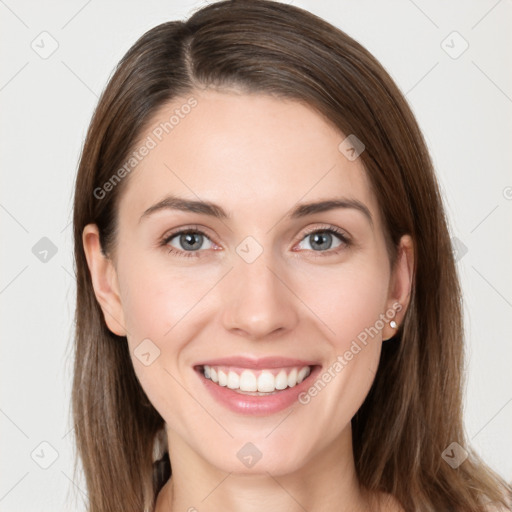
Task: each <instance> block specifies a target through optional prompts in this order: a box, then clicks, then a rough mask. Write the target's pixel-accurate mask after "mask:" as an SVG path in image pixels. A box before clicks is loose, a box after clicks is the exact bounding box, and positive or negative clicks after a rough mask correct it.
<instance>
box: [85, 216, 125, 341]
mask: <svg viewBox="0 0 512 512" xmlns="http://www.w3.org/2000/svg"><path fill="white" fill-rule="evenodd" d="M82 243H83V246H84V251H85V257H86V258H87V264H88V266H89V271H90V273H91V279H92V284H93V287H94V294H95V295H96V299H97V300H98V302H99V304H100V306H101V309H102V311H103V316H104V318H105V322H106V324H107V327H108V328H109V329H110V330H111V331H112V332H113V333H114V334H117V335H118V336H126V328H125V321H124V314H123V308H122V304H121V297H120V293H119V283H118V280H117V271H116V269H115V267H114V264H113V262H112V260H111V259H110V258H108V257H107V256H105V255H104V254H103V252H102V251H101V244H100V237H99V231H98V227H97V226H96V224H87V226H85V228H84V230H83V233H82Z"/></svg>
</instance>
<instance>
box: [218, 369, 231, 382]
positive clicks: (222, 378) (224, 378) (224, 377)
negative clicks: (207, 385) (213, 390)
mask: <svg viewBox="0 0 512 512" xmlns="http://www.w3.org/2000/svg"><path fill="white" fill-rule="evenodd" d="M217 375H218V376H219V386H227V385H228V376H227V375H226V374H225V373H224V372H223V371H222V370H219V371H218V373H217Z"/></svg>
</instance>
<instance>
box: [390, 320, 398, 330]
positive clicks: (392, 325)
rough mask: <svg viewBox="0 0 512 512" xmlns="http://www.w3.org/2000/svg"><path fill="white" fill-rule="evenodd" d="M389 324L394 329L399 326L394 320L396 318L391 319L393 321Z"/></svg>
mask: <svg viewBox="0 0 512 512" xmlns="http://www.w3.org/2000/svg"><path fill="white" fill-rule="evenodd" d="M389 325H390V326H391V327H392V328H393V329H396V328H397V327H398V325H397V323H396V322H395V321H394V320H391V322H389Z"/></svg>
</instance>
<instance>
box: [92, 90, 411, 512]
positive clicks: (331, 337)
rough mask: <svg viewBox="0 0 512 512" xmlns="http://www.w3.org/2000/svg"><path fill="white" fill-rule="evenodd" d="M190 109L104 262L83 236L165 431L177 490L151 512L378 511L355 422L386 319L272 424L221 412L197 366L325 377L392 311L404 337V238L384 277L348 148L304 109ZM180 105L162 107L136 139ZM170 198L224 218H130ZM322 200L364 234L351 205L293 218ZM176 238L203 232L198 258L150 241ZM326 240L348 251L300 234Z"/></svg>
mask: <svg viewBox="0 0 512 512" xmlns="http://www.w3.org/2000/svg"><path fill="white" fill-rule="evenodd" d="M193 96H194V97H195V98H196V99H197V102H198V104H197V106H196V107H195V108H194V109H193V110H192V111H191V112H190V114H188V115H187V116H185V117H184V118H183V119H180V122H179V124H178V125H177V126H175V127H174V129H173V130H172V132H171V133H169V134H168V135H166V136H164V137H163V138H162V140H161V141H159V143H158V144H157V146H156V147H155V148H154V149H152V150H151V151H150V152H149V154H148V155H147V156H146V157H145V158H144V159H143V160H142V161H141V162H140V163H139V165H138V166H137V168H136V169H135V170H134V171H133V172H132V174H131V175H130V177H129V182H128V184H127V185H128V186H127V188H126V189H125V191H124V194H123V196H122V197H121V201H120V204H119V237H118V239H117V246H116V250H115V254H114V255H113V256H112V258H111V259H109V258H106V257H104V256H103V255H102V254H101V252H100V248H99V238H98V232H97V228H96V226H95V225H92V224H90V225H88V226H87V227H86V228H85V229H84V232H83V243H84V249H85V252H86V256H87V261H88V264H89V268H90V270H91V276H92V280H93V285H94V290H95V293H96V297H97V299H98V302H99V304H100V305H101V307H102V309H103V312H104V317H105V321H106V323H107V325H108V327H109V329H110V330H111V331H112V332H114V333H116V334H117V335H119V336H126V337H127V342H128V345H129V349H130V354H131V356H132V361H133V366H134V369H135V372H136V375H137V377H138V379H139V381H140V383H141V385H142V387H143V389H144V390H145V392H146V394H147V395H148V397H149V399H150V400H151V402H152V404H153V405H154V407H155V408H156V409H157V410H158V412H159V413H160V414H161V416H162V417H163V419H164V420H165V422H166V431H167V439H168V444H169V447H170V459H171V465H172V478H171V479H170V480H169V482H168V483H167V484H166V485H165V487H164V488H163V490H162V491H161V492H160V494H159V496H158V501H157V506H156V511H157V512H168V511H171V510H172V511H173V512H174V511H187V510H198V511H203V510H212V511H217V510H237V511H240V512H250V511H260V510H262V509H266V510H279V511H289V512H296V511H297V512H298V511H302V510H310V511H320V510H321V511H325V512H329V511H336V512H339V511H351V512H355V511H369V510H374V508H372V507H371V506H370V504H369V502H368V498H369V497H368V496H367V495H366V494H365V493H363V492H362V491H361V489H360V488H359V486H358V482H357V477H356V473H355V467H354V457H353V452H352V431H351V423H350V420H351V418H352V417H353V416H354V414H355V413H356V412H357V410H358V409H359V407H360V406H361V404H362V403H363V401H364V399H365V397H366V395H367V393H368V391H369V389H370V387H371V384H372V382H373V380H374V377H375V372H376V370H377V366H378V362H379V356H380V352H381V345H382V343H383V342H384V343H385V341H383V340H386V339H388V338H390V337H391V336H393V334H394V333H395V332H396V330H395V329H394V328H392V327H391V326H390V325H389V321H388V322H384V325H383V326H382V328H379V332H378V334H376V335H375V334H374V335H373V336H372V337H370V338H369V341H368V343H367V345H365V346H364V348H363V349H362V350H360V351H359V352H358V353H357V354H356V355H354V356H353V358H351V360H349V361H347V362H346V365H345V366H344V367H343V369H342V371H339V372H337V373H336V375H335V378H332V379H331V380H330V382H329V383H328V384H327V385H326V386H325V388H323V389H322V390H321V391H320V392H319V393H318V394H316V396H314V397H312V398H311V399H310V401H309V402H308V403H307V404H302V403H299V402H298V401H295V402H294V403H293V404H292V405H291V406H290V407H286V408H285V409H284V410H281V411H278V412H272V413H269V414H259V415H256V416H255V415H247V414H244V413H243V412H240V411H233V410H231V409H229V408H227V407H226V406H225V404H223V403H220V402H219V401H218V400H216V399H215V398H214V397H213V396H212V395H211V394H210V393H209V392H206V391H205V386H204V382H203V381H202V379H203V380H204V377H203V376H202V375H200V374H199V373H198V371H196V369H195V365H197V364H198V362H200V361H207V360H209V359H214V358H221V357H228V356H243V357H247V358H251V359H258V358H261V357H268V356H276V357H277V356H279V357H290V358H298V359H300V360H306V361H314V362H315V363H316V366H315V368H317V369H318V371H319V372H320V373H318V375H321V374H322V372H325V371H326V370H327V369H328V368H329V367H332V365H333V362H334V361H336V360H337V357H338V356H340V355H343V354H345V353H346V351H347V350H349V348H350V346H351V343H352V342H353V340H355V339H357V336H358V334H360V333H361V332H363V331H364V330H365V328H370V327H371V326H375V325H377V324H376V321H377V320H378V319H379V315H382V314H383V313H385V312H386V311H389V310H393V304H396V303H399V304H400V305H401V306H402V309H401V310H400V311H399V312H398V313H397V314H396V316H395V317H394V320H395V321H396V322H397V324H400V323H401V321H402V320H403V316H404V314H405V311H406V309H407V306H408V304H409V297H410V291H411V282H412V269H413V256H414V255H413V244H412V240H411V239H410V237H409V236H404V237H403V238H402V240H401V242H400V247H399V257H398V260H397V264H396V266H395V268H393V269H391V268H390V264H389V259H388V255H387V252H386V249H385V239H384V229H383V225H382V219H381V218H380V217H379V214H378V206H377V203H376V199H375V197H374V195H373V194H372V192H371V189H370V186H369V182H368V179H367V177H366V174H365V170H364V167H363V164H362V161H361V158H357V159H355V160H353V161H350V160H349V159H347V158H346V156H345V155H344V154H342V153H341V152H340V150H339V149H338V145H339V144H340V142H341V141H342V140H343V139H344V138H345V136H344V135H342V134H340V132H339V131H338V130H336V129H335V128H334V127H333V126H332V125H330V124H328V123H327V122H326V121H325V120H324V119H323V118H322V117H321V116H320V115H319V114H317V113H316V112H315V111H314V110H312V109H311V108H309V107H306V106H304V105H301V104H299V103H297V102H294V101H289V100H287V101H284V100H282V99H276V98H273V97H271V96H268V95H261V94H251V95H250V94H243V93H237V92H236V91H223V92H219V91H212V90H203V91H194V93H193ZM185 101H186V98H185V99H180V100H177V99H176V100H175V101H174V102H173V103H172V104H170V105H166V106H165V107H163V108H162V109H161V110H160V111H159V112H158V114H157V115H156V117H155V118H154V120H153V121H154V122H153V123H150V128H148V131H147V133H145V134H144V135H143V136H142V137H141V141H142V140H144V139H145V138H146V137H147V136H148V135H151V129H152V128H153V127H154V126H155V125H158V124H159V123H160V122H165V121H168V120H169V117H170V115H172V113H173V111H174V109H175V108H176V107H177V106H178V107H179V105H182V104H183V103H184V102H185ZM169 194H173V195H175V196H179V197H180V198H185V199H189V200H193V201H208V202H212V203H215V204H216V205H218V206H220V207H221V208H222V209H224V210H225V211H226V213H227V214H228V215H229V218H223V219H220V218H217V217H213V216H210V215H207V214H206V213H204V212H203V213H198V212H190V211H178V210H176V209H161V210H158V211H156V212H153V213H152V214H151V215H146V216H144V217H143V218H142V219H141V216H142V214H143V213H144V212H145V211H146V210H147V209H148V208H149V207H150V206H152V205H154V204H156V203H158V202H159V201H161V200H162V199H163V198H164V197H166V196H167V195H169ZM333 198H335V199H341V198H345V199H347V198H348V199H353V200H357V201H359V202H360V203H362V204H363V205H365V206H366V208H367V210H368V212H369V213H370V215H371V219H372V220H371V222H370V220H369V219H368V218H367V216H366V215H365V214H363V213H362V211H360V210H358V209H356V208H335V209H330V210H327V211H323V212H316V213H313V214H310V215H305V216H302V217H297V218H291V217H289V215H288V214H289V213H290V212H291V211H292V210H294V209H295V208H297V206H298V205H299V204H304V203H312V202H319V201H323V200H326V199H333ZM183 227H185V228H190V229H192V228H194V229H196V232H197V230H200V231H201V232H203V233H204V234H205V236H204V237H203V238H202V239H201V237H200V235H196V239H195V240H192V242H190V243H191V244H192V245H194V244H196V245H195V247H198V249H196V250H195V251H193V250H192V249H191V248H190V246H189V245H186V240H183V238H184V237H181V238H180V236H179V235H178V236H175V237H174V238H173V239H171V240H170V241H168V242H167V244H166V245H164V246H160V245H159V241H160V240H162V239H164V238H167V237H168V236H169V235H170V234H172V232H173V231H174V230H176V228H183ZM329 227H333V228H336V229H338V230H340V231H341V232H342V233H343V234H345V235H346V237H347V238H348V239H349V240H350V241H351V242H350V243H349V244H348V245H346V244H344V243H343V242H342V241H341V239H339V238H337V236H336V234H334V235H332V236H330V235H326V236H327V242H326V243H325V244H324V245H322V240H320V242H318V243H319V244H320V248H318V244H316V245H315V239H314V235H311V233H309V234H308V233H306V232H305V231H306V230H311V231H313V229H314V230H316V231H314V232H320V234H322V233H323V234H324V236H325V230H326V229H328V228H329ZM248 236H250V237H252V238H253V239H255V240H256V241H257V242H258V244H259V246H260V247H261V248H262V252H261V254H260V255H259V256H258V257H257V258H256V259H255V260H254V261H251V262H250V263H248V262H247V260H246V259H244V258H243V257H241V256H240V254H242V253H240V252H237V251H236V249H237V247H238V246H239V244H240V243H241V242H242V241H243V240H244V239H245V238H246V237H248ZM329 236H330V238H329ZM324 240H325V239H324ZM245 247H247V246H245ZM250 247H251V248H250V251H255V250H256V249H255V248H254V247H255V246H250ZM314 247H316V248H317V250H314V249H313V248H314ZM171 248H173V249H174V250H176V251H180V252H181V253H185V255H186V254H189V255H190V254H191V255H192V257H189V258H186V257H181V256H178V255H176V254H175V253H169V250H170V249H171ZM145 339H149V340H151V344H152V345H151V346H152V347H155V346H156V347H158V349H159V350H160V354H159V356H158V357H157V358H156V359H155V360H154V361H153V362H152V363H151V364H149V365H147V366H146V365H145V364H143V363H142V362H141V361H140V360H139V359H138V357H136V356H135V354H134V350H135V349H136V348H137V347H138V346H139V344H140V343H141V342H142V341H143V340H145ZM313 377H314V376H313V375H311V376H310V377H308V378H307V379H310V380H311V379H313ZM307 379H306V380H307ZM313 383H314V382H313V381H311V383H310V384H309V385H308V388H307V389H309V386H312V385H313ZM304 384H306V381H305V382H304ZM249 442H250V443H252V444H253V445H254V446H255V447H257V449H258V451H259V453H260V454H261V458H260V459H259V460H258V461H257V463H255V464H254V465H253V466H251V467H248V466H247V467H246V465H244V464H242V463H241V459H240V458H239V457H238V456H237V453H238V452H239V450H240V449H241V448H242V447H243V446H245V445H246V443H249ZM374 497H375V498H377V499H378V501H379V503H380V505H381V506H382V510H387V511H392V510H393V511H395V510H400V508H399V506H398V504H397V503H396V502H395V501H394V500H393V499H392V498H391V497H390V496H385V495H379V496H374Z"/></svg>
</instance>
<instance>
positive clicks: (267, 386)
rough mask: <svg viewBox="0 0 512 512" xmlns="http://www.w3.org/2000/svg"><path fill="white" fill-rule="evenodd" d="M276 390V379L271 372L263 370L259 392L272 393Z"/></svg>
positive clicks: (259, 382) (259, 379)
mask: <svg viewBox="0 0 512 512" xmlns="http://www.w3.org/2000/svg"><path fill="white" fill-rule="evenodd" d="M275 390H276V379H274V376H273V375H272V374H271V373H270V372H266V371H265V370H263V371H262V372H261V373H260V376H259V377H258V391H259V392H262V393H271V392H272V391H275Z"/></svg>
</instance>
